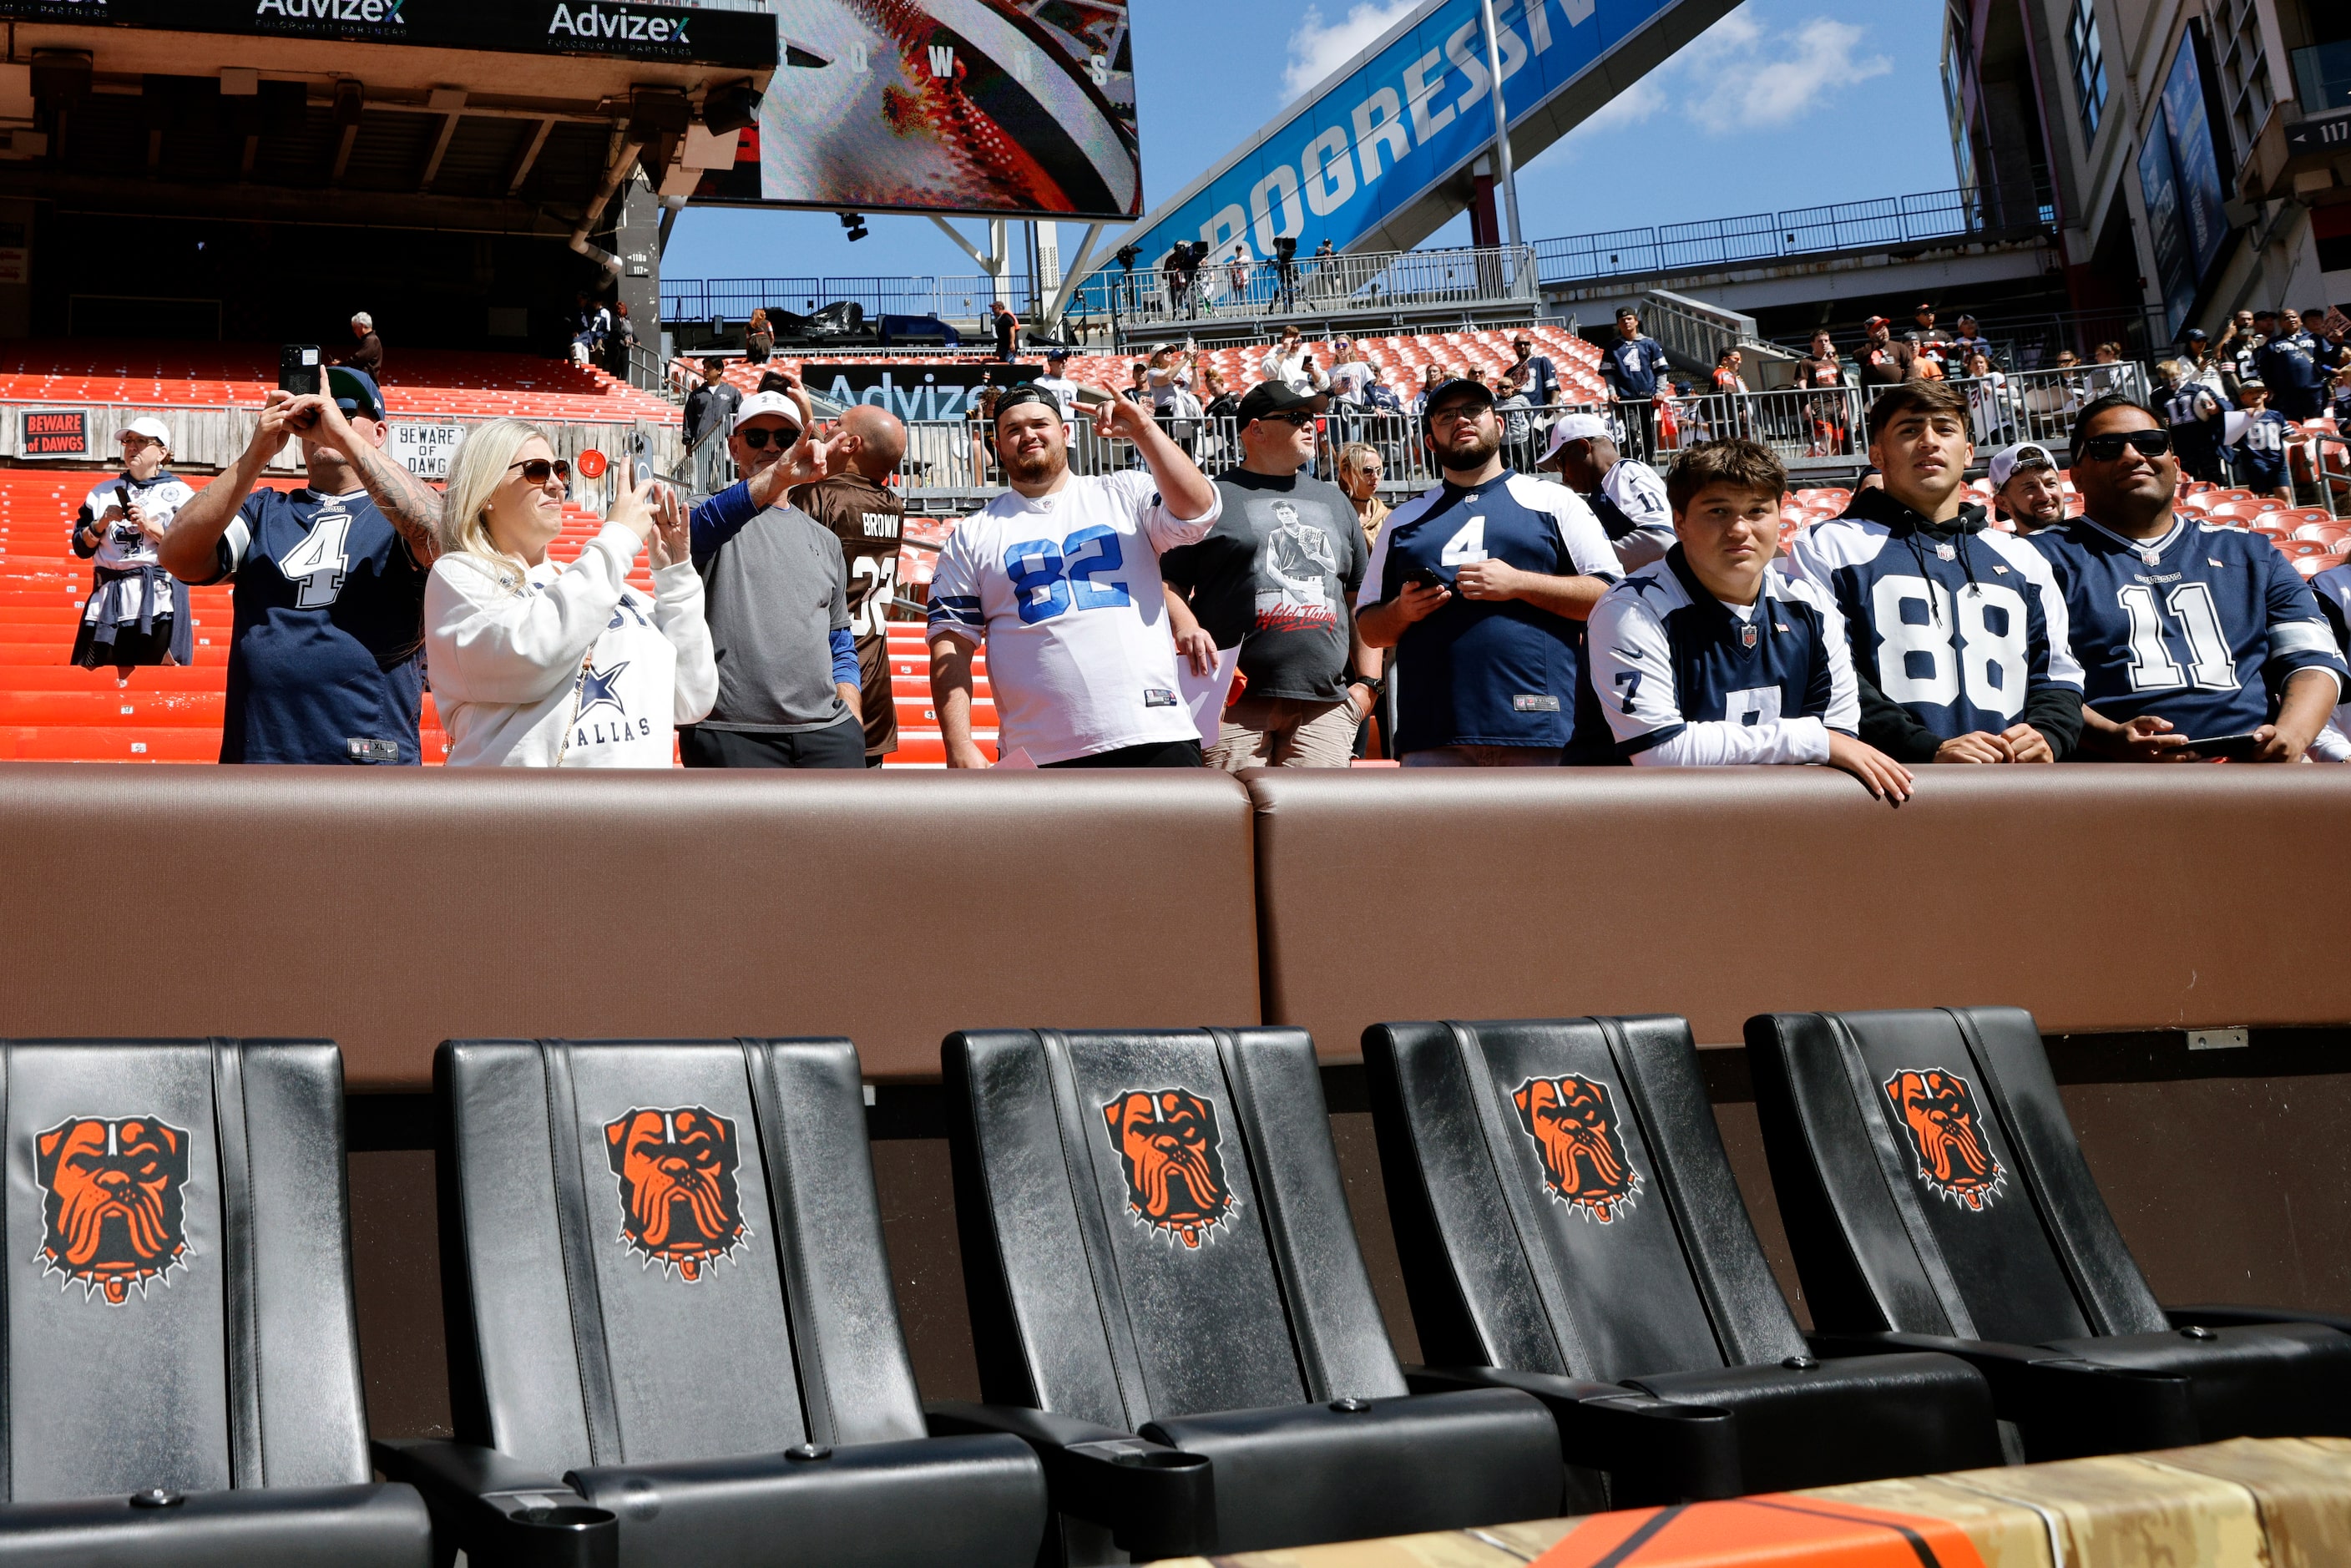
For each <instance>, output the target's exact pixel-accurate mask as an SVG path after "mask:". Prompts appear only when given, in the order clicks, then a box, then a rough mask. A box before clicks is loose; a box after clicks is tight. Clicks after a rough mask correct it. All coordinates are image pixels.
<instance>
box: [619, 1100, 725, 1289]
mask: <svg viewBox="0 0 2351 1568" xmlns="http://www.w3.org/2000/svg"><path fill="white" fill-rule="evenodd" d="M604 1153H605V1155H606V1156H607V1157H608V1158H610V1159H611V1164H612V1175H613V1176H615V1177H616V1178H617V1179H618V1180H619V1182H620V1184H621V1240H622V1244H623V1245H625V1246H626V1247H627V1248H628V1249H629V1250H630V1251H632V1252H635V1253H637V1254H639V1255H641V1256H642V1257H643V1259H644V1260H645V1261H646V1263H647V1264H648V1265H652V1264H658V1265H660V1267H661V1270H662V1271H663V1272H664V1273H668V1272H670V1271H671V1270H675V1271H676V1273H677V1277H678V1278H679V1279H681V1280H683V1281H685V1282H686V1283H687V1284H689V1285H691V1284H694V1283H695V1282H696V1281H699V1280H701V1279H702V1278H703V1276H704V1275H705V1274H706V1273H707V1272H708V1271H709V1266H710V1265H711V1264H712V1263H713V1262H716V1260H719V1259H721V1258H731V1257H733V1256H734V1253H735V1249H737V1247H740V1246H742V1245H743V1239H744V1238H745V1237H747V1236H748V1235H749V1234H750V1228H749V1227H747V1226H746V1225H745V1224H744V1223H743V1203H742V1199H741V1197H739V1195H737V1192H736V1189H735V1166H736V1165H737V1163H738V1157H737V1154H736V1152H735V1124H734V1123H732V1122H730V1121H728V1120H727V1119H726V1117H724V1116H720V1115H716V1114H714V1113H711V1112H709V1111H706V1110H705V1109H703V1108H702V1107H701V1106H699V1105H683V1106H679V1107H678V1108H676V1109H674V1110H669V1111H628V1112H624V1113H622V1114H621V1115H619V1116H616V1117H614V1118H613V1119H612V1120H611V1121H610V1122H607V1123H605V1124H604Z"/></svg>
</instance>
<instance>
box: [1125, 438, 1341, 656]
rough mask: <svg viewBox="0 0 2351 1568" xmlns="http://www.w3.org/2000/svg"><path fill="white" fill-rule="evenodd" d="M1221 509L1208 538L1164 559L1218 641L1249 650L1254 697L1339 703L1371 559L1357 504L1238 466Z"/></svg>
mask: <svg viewBox="0 0 2351 1568" xmlns="http://www.w3.org/2000/svg"><path fill="white" fill-rule="evenodd" d="M1217 492H1218V494H1219V495H1220V496H1221V497H1223V503H1224V509H1223V515H1222V516H1220V517H1218V518H1217V526H1216V527H1215V528H1210V529H1209V530H1208V537H1207V538H1204V539H1202V540H1201V541H1200V542H1199V543H1198V544H1196V545H1186V546H1184V547H1183V548H1181V549H1172V550H1169V551H1168V552H1167V553H1166V555H1165V556H1163V557H1162V558H1160V571H1161V573H1162V575H1163V576H1165V579H1166V580H1167V581H1169V582H1170V583H1173V584H1174V585H1175V586H1176V587H1178V588H1182V589H1186V590H1188V591H1190V592H1191V595H1192V610H1193V612H1194V613H1195V614H1196V615H1198V616H1199V618H1200V624H1201V626H1202V627H1204V628H1205V629H1206V630H1207V632H1208V634H1209V635H1210V636H1211V637H1214V638H1215V639H1216V640H1217V647H1219V648H1233V647H1238V648H1239V649H1240V651H1241V656H1240V672H1241V674H1243V675H1245V676H1247V677H1248V678H1249V694H1250V695H1253V696H1263V697H1289V698H1291V699H1293V700H1295V701H1299V702H1336V701H1338V700H1339V698H1340V697H1341V696H1342V695H1344V692H1345V686H1344V685H1343V682H1344V681H1345V679H1346V672H1347V653H1348V647H1349V643H1350V637H1349V631H1350V627H1351V625H1352V623H1353V615H1352V612H1350V611H1349V610H1348V608H1347V600H1348V598H1349V596H1350V595H1352V594H1353V593H1354V591H1356V590H1357V589H1359V588H1361V587H1362V586H1363V582H1364V567H1365V566H1366V565H1367V564H1369V562H1370V559H1371V547H1370V546H1369V545H1368V544H1367V543H1365V542H1364V530H1363V527H1362V525H1361V524H1359V523H1357V522H1356V521H1355V509H1354V507H1352V506H1350V505H1348V503H1347V497H1345V496H1344V495H1343V494H1342V493H1341V492H1340V490H1339V487H1338V486H1336V485H1333V484H1332V483H1331V482H1330V481H1329V480H1327V479H1316V478H1312V477H1310V476H1305V475H1291V476H1287V477H1283V478H1275V477H1273V476H1270V475H1265V474H1252V473H1249V471H1248V470H1247V469H1241V468H1236V469H1234V470H1233V471H1231V472H1230V473H1228V474H1226V475H1224V476H1222V477H1220V478H1218V479H1217Z"/></svg>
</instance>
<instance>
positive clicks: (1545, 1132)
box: [1510, 1072, 1641, 1225]
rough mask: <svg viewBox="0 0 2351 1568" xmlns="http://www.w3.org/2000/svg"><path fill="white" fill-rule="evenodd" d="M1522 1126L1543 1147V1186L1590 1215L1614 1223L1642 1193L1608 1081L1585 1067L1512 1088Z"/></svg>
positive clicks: (1511, 1097) (1552, 1193) (1584, 1213)
mask: <svg viewBox="0 0 2351 1568" xmlns="http://www.w3.org/2000/svg"><path fill="white" fill-rule="evenodd" d="M1510 1099H1511V1101H1512V1102H1513V1103H1516V1104H1517V1106H1518V1108H1519V1125H1520V1126H1521V1127H1523V1128H1524V1129H1525V1130H1526V1132H1527V1134H1529V1135H1530V1136H1531V1137H1532V1138H1533V1139H1534V1141H1535V1146H1536V1147H1537V1148H1539V1149H1541V1151H1542V1162H1543V1186H1544V1188H1545V1190H1547V1191H1548V1192H1550V1194H1551V1195H1552V1197H1554V1198H1556V1199H1558V1200H1559V1201H1560V1202H1562V1203H1563V1204H1565V1205H1567V1207H1570V1208H1572V1209H1573V1210H1575V1212H1576V1213H1578V1214H1580V1215H1582V1216H1583V1218H1586V1219H1596V1220H1598V1221H1599V1222H1600V1223H1601V1224H1603V1225H1609V1224H1613V1223H1614V1221H1615V1218H1616V1217H1617V1215H1618V1214H1620V1213H1622V1212H1624V1211H1625V1210H1627V1209H1629V1208H1631V1207H1633V1200H1634V1199H1635V1198H1636V1197H1640V1195H1641V1173H1640V1172H1639V1171H1636V1170H1635V1169H1634V1168H1633V1162H1632V1161H1631V1160H1629V1159H1627V1158H1625V1144H1624V1141H1623V1139H1622V1138H1620V1137H1619V1136H1618V1135H1617V1132H1616V1107H1615V1106H1614V1104H1612V1103H1610V1102H1609V1099H1608V1086H1607V1085H1606V1084H1604V1083H1601V1082H1595V1081H1594V1080H1593V1079H1589V1078H1586V1077H1584V1076H1583V1074H1582V1073H1579V1072H1566V1073H1562V1074H1561V1075H1560V1076H1559V1077H1557V1078H1530V1079H1528V1080H1527V1081H1526V1082H1524V1083H1521V1084H1520V1085H1519V1086H1518V1088H1517V1089H1516V1090H1515V1091H1513V1092H1512V1093H1511V1095H1510Z"/></svg>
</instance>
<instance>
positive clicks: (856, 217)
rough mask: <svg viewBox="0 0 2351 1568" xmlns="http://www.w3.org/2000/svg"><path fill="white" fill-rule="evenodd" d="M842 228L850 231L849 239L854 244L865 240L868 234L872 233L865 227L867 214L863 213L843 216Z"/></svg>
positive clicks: (844, 214)
mask: <svg viewBox="0 0 2351 1568" xmlns="http://www.w3.org/2000/svg"><path fill="white" fill-rule="evenodd" d="M841 227H842V228H845V229H847V230H848V231H849V237H850V240H851V242H852V243H854V242H856V241H858V240H862V239H863V238H864V237H865V236H866V235H868V234H870V233H872V230H870V229H868V228H867V227H866V226H865V214H862V213H843V214H841Z"/></svg>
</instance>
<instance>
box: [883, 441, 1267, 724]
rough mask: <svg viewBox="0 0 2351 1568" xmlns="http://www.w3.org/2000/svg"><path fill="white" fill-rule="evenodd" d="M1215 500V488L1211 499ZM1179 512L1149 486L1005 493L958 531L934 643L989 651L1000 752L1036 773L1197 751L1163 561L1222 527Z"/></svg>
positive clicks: (937, 582) (1077, 482) (1108, 478)
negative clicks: (1132, 754) (1150, 748)
mask: <svg viewBox="0 0 2351 1568" xmlns="http://www.w3.org/2000/svg"><path fill="white" fill-rule="evenodd" d="M1211 489H1212V491H1213V486H1212V487H1211ZM1222 510H1223V499H1222V497H1221V496H1218V497H1217V499H1216V500H1215V501H1214V502H1212V503H1211V504H1210V506H1209V507H1208V509H1207V511H1205V512H1203V513H1201V514H1200V516H1198V517H1192V518H1189V519H1183V518H1178V517H1175V515H1174V514H1173V513H1171V512H1169V511H1168V509H1167V507H1166V505H1165V503H1164V502H1163V501H1162V500H1161V499H1160V497H1159V493H1158V486H1157V483H1156V481H1155V480H1154V479H1153V478H1152V477H1151V476H1150V475H1149V474H1147V473H1141V472H1136V471H1133V470H1130V471H1128V472H1125V473H1122V474H1111V475H1100V476H1084V475H1074V474H1073V475H1071V476H1070V482H1069V483H1068V484H1067V485H1064V486H1062V487H1061V489H1059V490H1056V491H1054V492H1053V493H1052V494H1051V495H1050V496H1041V497H1038V498H1036V499H1035V500H1030V499H1029V498H1027V497H1023V496H1021V495H1020V494H1019V492H1018V491H1012V490H1008V491H1006V492H1005V493H1004V494H1003V495H1001V496H998V497H997V498H996V499H995V500H993V501H991V502H989V503H988V505H987V509H986V510H985V511H982V512H981V513H979V514H978V515H977V517H971V518H969V519H967V520H966V521H965V523H964V524H963V525H962V526H961V527H960V528H956V531H955V533H954V535H953V536H952V537H951V538H949V539H948V540H947V546H946V549H944V550H942V551H941V552H940V553H939V565H938V570H937V572H936V573H935V575H934V576H933V577H932V579H931V616H930V632H929V635H930V639H931V640H932V641H933V642H936V641H937V640H938V639H939V638H941V637H954V638H956V639H959V640H960V641H962V642H965V643H970V644H971V645H972V646H974V647H985V648H986V649H987V677H988V684H989V685H990V686H991V687H993V688H994V691H995V694H996V711H997V746H998V752H999V754H1000V755H1003V756H1009V755H1011V754H1012V753H1013V752H1014V751H1016V750H1019V751H1025V752H1027V753H1028V754H1029V760H1030V761H1032V762H1036V763H1040V764H1042V763H1048V762H1065V761H1068V760H1069V759H1071V758H1077V757H1092V756H1093V755H1094V754H1095V753H1097V752H1102V751H1113V750H1116V749H1117V748H1118V747H1123V746H1145V745H1152V744H1156V743H1162V742H1166V741H1181V740H1197V739H1198V738H1199V735H1200V732H1199V729H1198V727H1196V725H1195V724H1194V723H1193V721H1192V716H1191V713H1190V711H1189V710H1188V709H1187V708H1186V707H1185V706H1184V703H1183V700H1182V698H1180V697H1179V696H1178V695H1176V685H1175V638H1174V637H1173V636H1172V635H1171V634H1170V632H1169V631H1168V627H1167V601H1166V596H1165V589H1164V586H1163V585H1162V583H1161V581H1160V578H1159V557H1160V555H1161V553H1162V552H1164V551H1166V550H1171V549H1175V547H1176V546H1178V545H1188V544H1196V543H1197V542H1198V541H1199V540H1200V539H1201V538H1203V537H1205V536H1206V535H1207V531H1208V530H1209V529H1210V528H1213V527H1215V526H1216V521H1217V516H1218V515H1219V514H1220V513H1221V512H1222Z"/></svg>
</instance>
